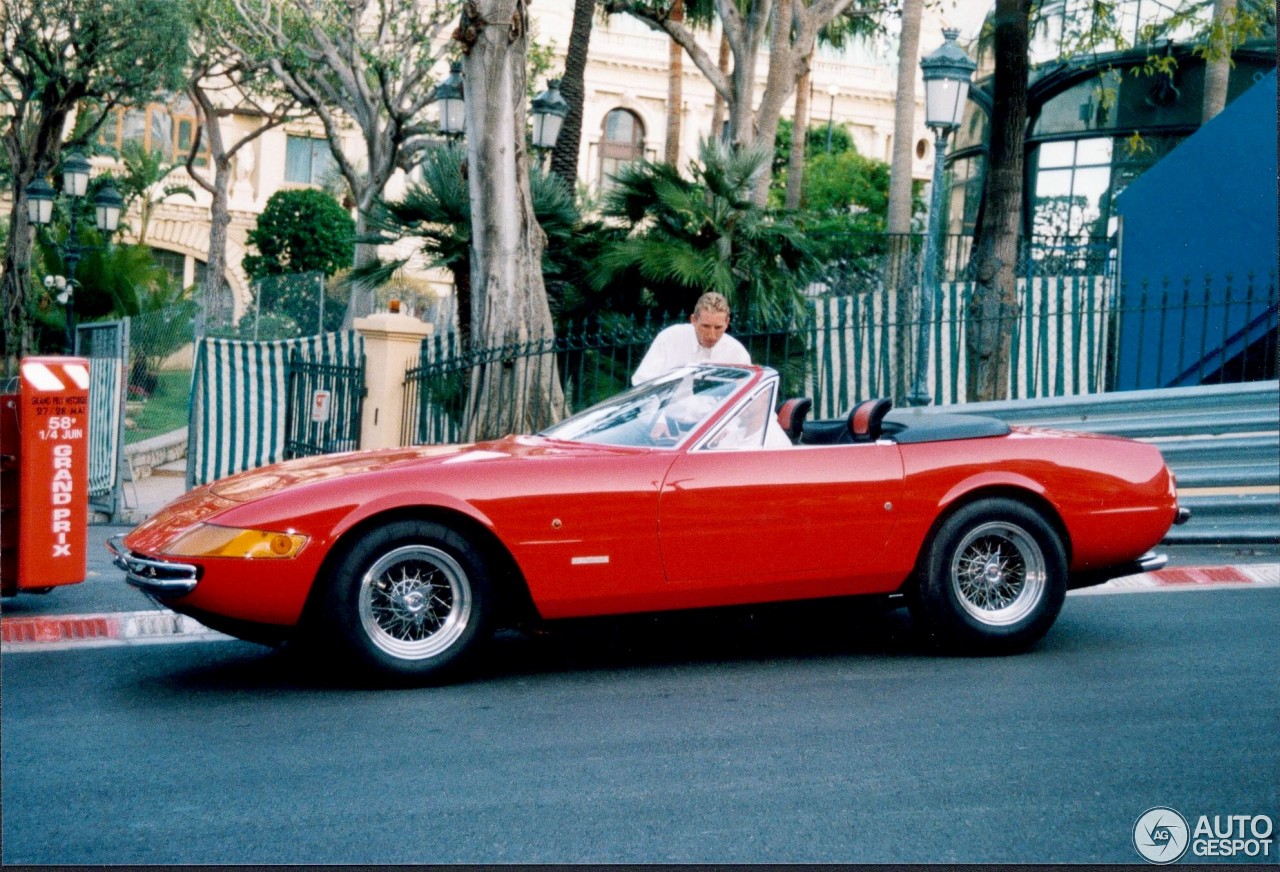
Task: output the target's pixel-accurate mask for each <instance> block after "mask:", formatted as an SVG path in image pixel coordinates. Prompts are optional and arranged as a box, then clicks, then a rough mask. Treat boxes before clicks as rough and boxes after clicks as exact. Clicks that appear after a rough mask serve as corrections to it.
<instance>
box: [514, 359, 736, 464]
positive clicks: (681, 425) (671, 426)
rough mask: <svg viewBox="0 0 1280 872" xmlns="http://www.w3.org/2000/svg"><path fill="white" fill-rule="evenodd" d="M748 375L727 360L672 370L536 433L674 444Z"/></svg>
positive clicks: (596, 440) (569, 438)
mask: <svg viewBox="0 0 1280 872" xmlns="http://www.w3.org/2000/svg"><path fill="white" fill-rule="evenodd" d="M753 375H754V372H752V370H749V369H738V368H734V367H727V366H723V367H722V366H698V367H685V368H684V369H677V370H673V371H672V372H669V373H667V374H666V375H662V376H659V377H658V378H656V379H654V380H653V381H648V382H645V383H644V384H642V385H639V386H637V387H634V388H632V389H631V390H629V391H627V392H625V393H621V394H618V395H617V396H616V397H613V398H612V399H608V400H605V401H604V402H603V403H599V404H597V405H595V406H592V407H591V408H589V409H587V410H586V411H583V412H579V413H578V414H576V415H574V416H573V417H572V418H566V419H565V420H563V421H561V422H560V423H559V424H556V425H555V426H554V427H551V428H549V429H547V430H543V431H542V432H541V433H540V434H538V435H540V436H545V437H547V438H548V439H563V440H565V441H569V442H593V443H596V444H599V445H636V446H643V447H656V448H661V447H668V446H672V445H676V444H677V443H679V442H680V440H681V439H683V438H684V437H685V436H687V435H688V434H689V433H691V432H692V431H693V430H695V429H697V427H698V425H699V424H701V423H702V422H703V421H705V420H707V419H708V418H709V417H710V416H711V415H712V414H713V413H714V412H715V411H716V410H717V409H719V408H720V407H721V405H723V404H724V402H725V400H727V399H729V397H731V396H732V395H733V394H734V393H735V392H736V391H737V390H738V388H740V387H742V386H743V385H744V384H745V383H746V382H747V380H748V379H750V378H751V377H752V376H753Z"/></svg>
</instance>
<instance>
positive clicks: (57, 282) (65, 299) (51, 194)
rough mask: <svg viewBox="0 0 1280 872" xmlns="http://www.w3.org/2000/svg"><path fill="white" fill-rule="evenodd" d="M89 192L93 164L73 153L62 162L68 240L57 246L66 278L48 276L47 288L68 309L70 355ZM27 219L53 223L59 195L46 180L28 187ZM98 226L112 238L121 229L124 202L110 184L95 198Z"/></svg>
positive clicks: (102, 188) (96, 222) (45, 223)
mask: <svg viewBox="0 0 1280 872" xmlns="http://www.w3.org/2000/svg"><path fill="white" fill-rule="evenodd" d="M88 191H89V161H87V160H86V159H85V157H84V155H81V154H78V153H76V152H72V153H71V154H69V155H67V156H66V158H65V159H64V160H63V161H62V193H63V194H65V195H66V196H67V197H69V198H70V199H71V202H70V206H69V208H68V210H67V211H68V213H69V216H68V226H67V238H66V241H64V242H63V243H61V244H58V245H57V249H58V256H59V257H60V258H61V260H62V266H63V270H64V271H65V272H66V275H65V276H53V275H51V276H46V277H45V280H44V285H45V287H46V288H48V289H49V290H50V291H56V292H57V294H56V299H57V301H58V302H59V303H61V304H62V305H64V306H65V307H66V310H67V311H66V320H67V329H66V348H67V354H73V353H75V335H76V334H75V330H76V297H75V289H76V268H77V267H78V266H79V265H80V258H81V256H82V255H83V254H84V251H85V249H86V246H84V245H82V244H81V243H80V223H79V217H80V216H79V212H80V209H79V203H80V198H81V197H83V196H84V195H85V194H87V193H88ZM26 196H27V218H28V219H29V220H30V222H31V223H32V224H33V225H35V226H36V227H45V226H47V225H48V224H50V223H51V222H52V221H53V204H54V199H55V197H56V192H55V191H54V189H53V186H52V185H50V184H49V183H48V181H46V180H45V179H44V178H36V179H34V180H32V182H31V184H29V185H27V187H26ZM93 205H94V223H95V224H96V225H97V227H98V229H99V230H100V231H102V232H103V233H104V234H106V236H107V237H108V238H110V236H111V234H113V233H115V232H116V229H117V228H118V227H119V226H120V213H121V211H122V210H123V207H124V200H123V199H122V198H121V197H120V194H119V192H117V191H116V189H115V186H114V185H112V184H111V182H110V181H108V182H107V183H106V184H104V185H103V186H102V187H101V189H99V191H98V194H97V196H95V197H94V198H93Z"/></svg>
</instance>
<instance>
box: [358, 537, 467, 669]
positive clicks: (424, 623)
mask: <svg viewBox="0 0 1280 872" xmlns="http://www.w3.org/2000/svg"><path fill="white" fill-rule="evenodd" d="M358 596H359V609H360V623H361V626H362V627H363V628H364V632H365V634H366V635H367V636H368V639H369V641H370V642H372V643H373V644H374V645H375V646H376V647H378V648H379V649H381V650H382V651H384V652H386V653H387V654H389V655H391V656H392V657H396V658H400V659H404V660H423V659H426V658H430V657H435V656H437V655H439V654H441V653H443V652H444V651H447V650H448V649H449V648H450V647H451V646H452V645H453V644H454V643H456V642H457V641H458V639H459V638H461V637H462V635H463V633H465V632H466V629H467V625H468V623H469V622H470V620H471V611H472V597H471V585H470V582H469V580H468V578H467V574H466V572H465V571H464V570H463V568H462V567H461V566H460V565H459V563H458V561H456V560H455V559H454V558H453V557H451V556H450V555H449V554H447V553H446V552H444V551H442V550H441V549H439V548H435V547H432V546H430V545H404V546H401V547H399V548H395V549H393V550H391V551H388V552H387V553H386V554H384V555H383V556H382V557H380V558H379V559H378V560H377V561H376V562H374V564H373V565H372V566H370V567H369V569H368V571H366V572H365V573H364V575H363V577H362V578H361V579H360V589H359V594H358Z"/></svg>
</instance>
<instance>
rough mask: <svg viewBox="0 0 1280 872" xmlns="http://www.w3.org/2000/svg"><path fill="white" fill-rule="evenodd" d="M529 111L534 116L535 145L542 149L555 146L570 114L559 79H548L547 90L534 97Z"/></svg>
mask: <svg viewBox="0 0 1280 872" xmlns="http://www.w3.org/2000/svg"><path fill="white" fill-rule="evenodd" d="M529 112H530V114H531V115H532V116H533V147H534V148H536V149H540V150H542V151H546V150H548V149H552V148H555V147H556V138H557V137H559V136H560V126H561V125H562V124H563V123H564V117H565V116H566V115H568V114H569V104H568V103H566V102H565V99H564V97H562V96H561V95H560V80H559V79H548V80H547V90H545V91H543V92H542V93H541V94H539V95H538V96H536V97H534V98H533V101H532V102H531V103H530V104H529Z"/></svg>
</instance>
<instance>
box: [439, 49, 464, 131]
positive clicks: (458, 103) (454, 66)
mask: <svg viewBox="0 0 1280 872" xmlns="http://www.w3.org/2000/svg"><path fill="white" fill-rule="evenodd" d="M436 105H437V106H439V107H440V132H441V133H443V134H444V135H445V136H447V137H449V138H450V139H454V138H456V137H459V136H462V134H463V131H465V130H466V128H467V118H466V115H467V104H466V102H465V101H464V99H463V89H462V64H461V63H459V62H458V61H454V62H453V63H451V64H450V65H449V77H448V78H447V79H445V80H444V81H443V82H441V83H440V84H439V85H437V86H436Z"/></svg>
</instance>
